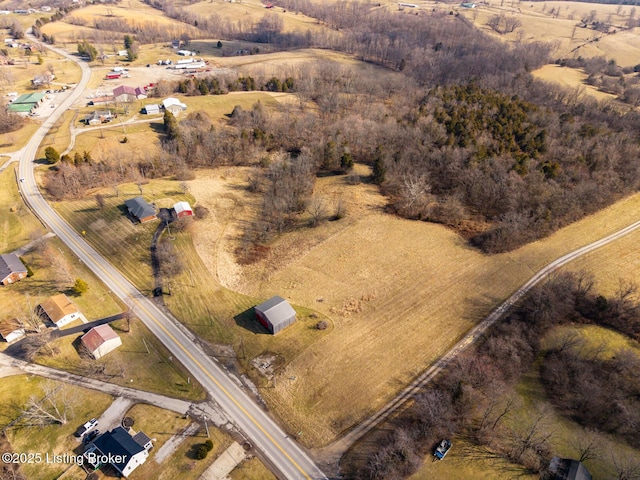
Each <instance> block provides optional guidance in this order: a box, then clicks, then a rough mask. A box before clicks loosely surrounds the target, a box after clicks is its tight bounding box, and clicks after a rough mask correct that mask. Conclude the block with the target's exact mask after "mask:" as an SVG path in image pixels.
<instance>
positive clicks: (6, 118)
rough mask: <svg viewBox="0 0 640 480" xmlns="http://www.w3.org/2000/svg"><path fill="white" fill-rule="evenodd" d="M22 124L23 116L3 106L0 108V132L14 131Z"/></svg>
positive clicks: (23, 121)
mask: <svg viewBox="0 0 640 480" xmlns="http://www.w3.org/2000/svg"><path fill="white" fill-rule="evenodd" d="M24 124H25V119H24V117H21V116H20V115H18V114H17V113H13V112H11V111H9V110H8V109H7V108H5V107H4V106H3V107H1V108H0V134H3V133H10V132H15V131H16V130H19V129H20V128H22V126H23V125H24Z"/></svg>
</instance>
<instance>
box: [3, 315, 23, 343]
mask: <svg viewBox="0 0 640 480" xmlns="http://www.w3.org/2000/svg"><path fill="white" fill-rule="evenodd" d="M26 334H27V332H26V331H25V329H24V328H23V326H22V325H20V322H18V319H16V318H13V319H11V320H2V321H1V322H0V337H2V339H3V340H4V341H5V342H7V343H11V342H15V341H16V340H19V339H21V338H22V337H24V336H25V335H26Z"/></svg>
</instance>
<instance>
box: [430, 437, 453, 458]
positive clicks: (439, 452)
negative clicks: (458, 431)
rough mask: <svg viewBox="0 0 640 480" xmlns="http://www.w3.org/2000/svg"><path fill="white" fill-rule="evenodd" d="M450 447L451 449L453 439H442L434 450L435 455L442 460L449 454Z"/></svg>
mask: <svg viewBox="0 0 640 480" xmlns="http://www.w3.org/2000/svg"><path fill="white" fill-rule="evenodd" d="M449 449H451V440H442V441H441V442H440V444H439V445H438V446H437V447H436V451H435V452H433V456H434V457H436V458H435V459H436V460H442V459H443V458H444V457H445V456H446V455H447V452H448V451H449Z"/></svg>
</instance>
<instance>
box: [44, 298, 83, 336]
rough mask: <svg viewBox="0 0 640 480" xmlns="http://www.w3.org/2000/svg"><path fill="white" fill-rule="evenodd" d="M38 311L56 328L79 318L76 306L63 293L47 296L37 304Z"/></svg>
mask: <svg viewBox="0 0 640 480" xmlns="http://www.w3.org/2000/svg"><path fill="white" fill-rule="evenodd" d="M38 312H39V313H40V315H41V316H44V317H45V318H47V319H49V320H50V321H51V322H52V323H53V324H54V325H55V326H56V327H58V328H60V327H64V326H65V325H66V324H68V323H70V322H73V321H74V320H78V319H80V318H81V317H80V310H78V307H76V306H75V305H74V304H73V303H72V302H71V300H69V298H68V297H67V296H66V295H65V294H64V293H61V294H59V295H54V296H53V297H49V298H47V299H46V300H45V301H44V302H42V303H41V304H40V305H39V306H38Z"/></svg>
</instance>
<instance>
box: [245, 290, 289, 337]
mask: <svg viewBox="0 0 640 480" xmlns="http://www.w3.org/2000/svg"><path fill="white" fill-rule="evenodd" d="M255 311H256V318H257V319H258V321H259V322H260V324H261V325H262V326H263V327H264V328H266V329H267V331H268V332H269V333H271V334H272V335H275V334H276V333H278V332H280V331H281V330H283V329H285V328H287V327H288V326H289V325H292V324H293V323H295V321H296V311H295V310H294V309H293V307H292V306H291V305H290V304H289V302H287V301H286V300H285V299H284V298H282V297H279V296H275V297H271V298H270V299H269V300H267V301H266V302H263V303H261V304H260V305H257V306H256V307H255Z"/></svg>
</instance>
